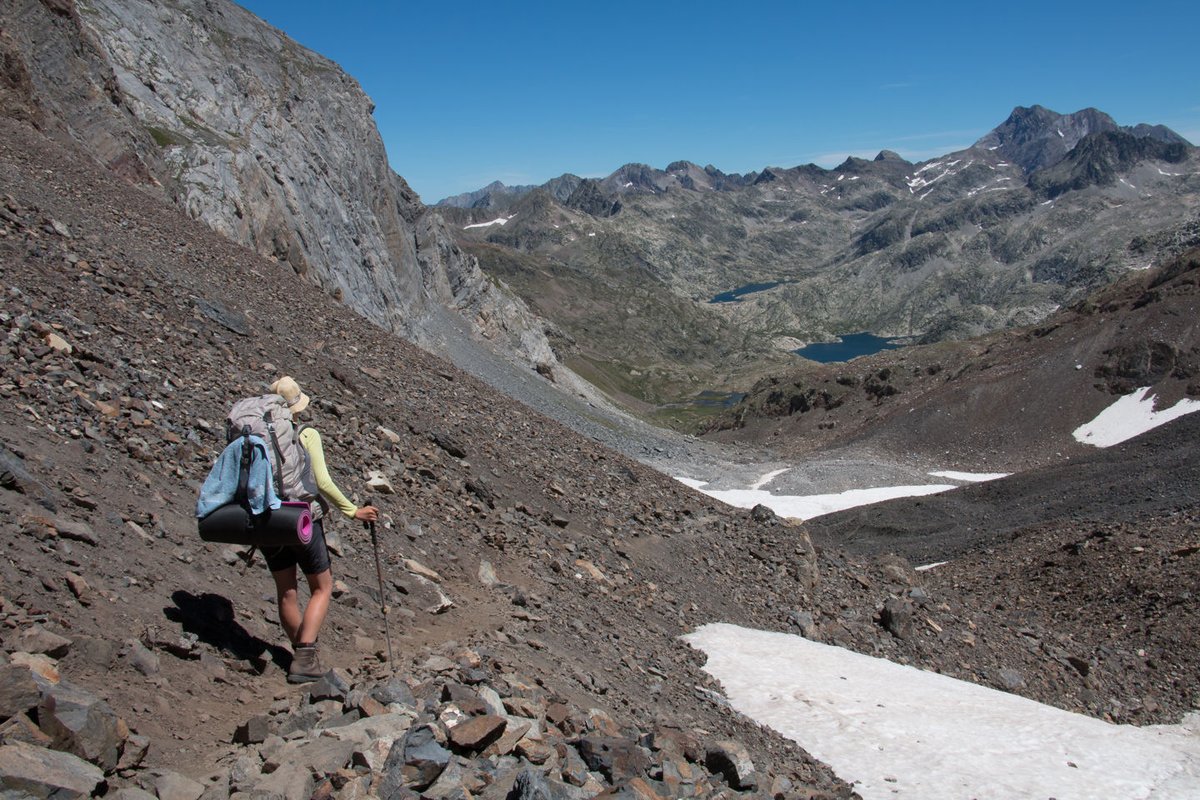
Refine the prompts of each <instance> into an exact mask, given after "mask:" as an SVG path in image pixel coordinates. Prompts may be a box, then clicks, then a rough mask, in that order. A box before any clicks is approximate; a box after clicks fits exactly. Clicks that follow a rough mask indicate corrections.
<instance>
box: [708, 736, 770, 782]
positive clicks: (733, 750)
mask: <svg viewBox="0 0 1200 800" xmlns="http://www.w3.org/2000/svg"><path fill="white" fill-rule="evenodd" d="M704 763H705V765H706V766H707V767H708V769H709V771H710V772H712V773H713V774H714V775H721V776H722V777H724V778H725V780H726V781H727V782H728V783H729V785H730V786H732V787H733V788H734V789H737V790H739V791H753V790H755V789H757V788H758V775H757V774H756V772H755V769H754V762H753V761H751V760H750V753H749V752H747V750H746V748H745V747H743V746H742V745H741V744H739V743H738V742H729V741H724V742H717V743H716V744H715V745H713V746H711V747H709V748H708V752H707V753H706V754H705V759H704Z"/></svg>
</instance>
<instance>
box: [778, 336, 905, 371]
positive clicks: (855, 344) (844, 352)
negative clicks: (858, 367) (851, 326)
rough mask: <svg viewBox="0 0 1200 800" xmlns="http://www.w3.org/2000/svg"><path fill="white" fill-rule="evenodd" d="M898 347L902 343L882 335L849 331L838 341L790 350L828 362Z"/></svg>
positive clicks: (845, 359) (809, 357)
mask: <svg viewBox="0 0 1200 800" xmlns="http://www.w3.org/2000/svg"><path fill="white" fill-rule="evenodd" d="M900 347H904V344H903V343H901V344H894V343H893V341H892V340H891V339H884V338H883V337H882V336H876V335H874V334H871V333H850V334H847V335H845V336H843V337H842V340H841V341H840V342H817V343H815V344H810V345H808V346H807V347H801V348H800V349H799V350H793V351H792V352H793V353H795V354H796V355H798V356H801V357H803V358H807V359H808V360H810V361H820V362H821V363H822V364H828V363H830V362H834V361H849V360H850V359H852V358H858V357H859V356H869V355H871V354H872V353H878V352H880V351H882V350H895V349H897V348H900Z"/></svg>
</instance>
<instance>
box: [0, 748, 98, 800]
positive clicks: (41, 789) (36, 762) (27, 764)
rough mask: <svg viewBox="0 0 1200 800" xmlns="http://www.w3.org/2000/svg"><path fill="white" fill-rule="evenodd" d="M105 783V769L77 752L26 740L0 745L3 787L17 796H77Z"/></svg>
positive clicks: (62, 799) (66, 799) (57, 799)
mask: <svg viewBox="0 0 1200 800" xmlns="http://www.w3.org/2000/svg"><path fill="white" fill-rule="evenodd" d="M103 785H104V773H103V772H102V771H101V770H100V769H99V768H97V767H96V766H94V765H92V764H89V763H87V762H86V761H84V760H82V759H80V758H79V757H77V756H74V755H71V754H70V753H64V752H61V751H58V750H47V749H45V748H42V747H34V746H33V745H29V744H25V743H24V742H14V743H13V744H6V745H3V746H0V788H2V789H4V790H5V791H4V792H3V795H5V796H9V795H10V792H11V793H12V795H11V796H14V797H23V796H28V797H38V798H54V800H76V798H79V799H80V800H82V798H87V797H91V795H92V793H93V792H96V791H98V790H99V789H101V788H102V787H103Z"/></svg>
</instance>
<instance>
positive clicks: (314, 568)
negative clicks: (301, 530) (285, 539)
mask: <svg viewBox="0 0 1200 800" xmlns="http://www.w3.org/2000/svg"><path fill="white" fill-rule="evenodd" d="M262 554H263V558H265V559H266V560H267V569H269V570H271V572H279V571H280V570H283V569H290V568H292V567H300V571H301V572H303V573H304V574H305V575H319V574H320V573H322V572H324V571H325V570H327V569H329V548H327V547H326V546H325V527H324V525H322V524H321V520H319V519H314V520H313V524H312V538H311V539H309V540H308V544H290V545H284V546H282V547H264V548H262Z"/></svg>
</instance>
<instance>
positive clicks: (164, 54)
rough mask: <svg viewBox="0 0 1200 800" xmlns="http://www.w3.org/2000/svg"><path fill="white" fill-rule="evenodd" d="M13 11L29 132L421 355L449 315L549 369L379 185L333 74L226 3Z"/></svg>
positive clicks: (381, 167) (432, 223)
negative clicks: (287, 273) (62, 145)
mask: <svg viewBox="0 0 1200 800" xmlns="http://www.w3.org/2000/svg"><path fill="white" fill-rule="evenodd" d="M17 5H18V6H21V8H17V9H14V11H15V12H16V13H15V14H14V15H13V23H14V24H13V25H12V26H11V27H12V30H13V32H12V39H11V40H10V41H8V40H6V41H5V42H4V43H2V44H3V46H4V48H5V50H7V51H9V52H13V53H14V54H15V55H16V56H17V57H16V58H14V59H12V61H13V63H14V64H15V65H16V66H14V71H15V72H17V73H19V74H17V75H16V77H17V78H23V83H22V81H16V82H17V83H18V84H21V85H23V86H25V90H24V92H23V94H22V96H21V97H20V100H21V101H22V102H24V103H25V104H26V105H28V106H29V107H30V111H29V112H28V114H29V115H30V116H36V117H37V118H39V119H40V120H42V122H43V123H44V124H46V125H49V126H51V127H53V126H54V125H58V126H59V127H61V129H62V132H63V133H64V134H65V135H66V136H69V137H70V138H73V139H74V140H76V141H77V142H79V143H80V144H82V145H83V146H84V147H85V148H87V149H89V151H91V152H93V154H94V155H96V156H97V157H98V158H99V160H101V161H102V162H103V163H106V164H108V165H109V166H110V167H112V168H114V169H118V171H121V172H122V174H125V175H126V176H127V177H130V178H132V179H134V180H139V181H141V182H145V183H157V184H160V185H161V187H162V188H163V189H164V190H165V191H166V192H167V193H168V194H169V195H170V196H171V197H172V198H173V199H174V200H175V202H176V203H177V204H178V205H179V206H180V207H181V208H182V209H183V210H184V211H185V213H187V215H188V216H190V217H191V218H193V219H196V220H199V221H201V222H203V223H205V224H206V225H208V226H209V227H211V228H213V229H214V230H216V231H218V232H219V233H221V234H223V235H224V236H226V237H228V238H230V239H232V240H234V241H237V242H240V243H242V244H245V245H247V246H248V247H251V248H252V249H254V250H256V251H257V252H258V253H260V254H261V255H264V256H267V257H272V258H276V259H278V260H280V261H284V262H286V263H288V264H289V265H291V267H292V268H293V269H294V270H295V272H296V274H297V275H298V276H300V277H301V278H303V279H305V280H308V281H312V282H314V283H316V284H318V285H320V286H322V287H323V288H325V289H326V290H327V291H329V292H330V293H331V294H332V295H333V296H334V297H336V298H338V299H341V300H343V301H344V302H345V303H346V304H347V305H349V306H350V307H352V308H354V309H355V310H356V311H358V312H359V313H361V314H363V315H364V316H366V317H367V318H368V319H371V320H372V321H374V322H376V323H377V324H379V325H381V326H383V327H384V328H387V329H389V330H393V331H396V332H398V333H400V334H402V335H404V336H406V337H408V338H410V339H413V340H416V341H418V342H419V343H422V344H424V345H426V346H427V347H430V348H431V349H432V348H434V347H435V346H436V344H437V341H436V338H435V336H436V335H435V334H431V335H427V328H428V327H429V326H427V325H426V324H425V322H426V319H427V317H429V315H430V314H431V313H433V312H435V311H438V310H440V309H442V308H449V309H450V310H452V311H455V312H458V313H460V314H462V315H463V316H464V317H465V318H466V320H467V321H468V323H469V324H470V326H471V328H472V329H473V332H474V333H475V334H476V338H477V339H480V340H482V341H484V342H486V343H487V345H488V346H490V347H491V348H492V349H495V350H497V351H499V352H500V353H502V354H504V355H507V356H508V357H510V358H515V360H517V361H519V362H520V363H527V364H531V365H532V364H538V363H551V364H553V363H555V358H554V354H553V352H552V351H551V349H550V346H549V344H548V343H547V341H546V338H545V335H544V334H543V333H542V327H543V325H542V323H540V322H539V321H538V320H536V318H535V317H534V316H533V315H532V314H531V313H530V312H529V311H528V309H527V308H526V307H525V305H524V303H523V302H521V301H520V300H516V299H514V298H513V297H511V296H508V295H505V294H504V293H503V292H502V291H501V290H500V289H499V288H498V287H497V286H496V285H495V284H493V283H492V282H491V281H489V280H488V279H487V278H486V277H485V276H484V275H483V273H482V272H481V271H480V270H479V266H478V262H477V261H476V260H475V259H474V258H473V257H470V256H467V255H465V254H464V253H463V252H462V251H461V250H460V249H459V248H458V247H457V246H456V245H455V244H454V243H453V241H452V239H451V238H450V236H449V235H448V233H447V231H446V228H445V224H444V223H443V222H442V220H441V218H440V217H439V216H438V215H437V214H435V213H432V212H431V211H430V210H428V209H427V208H426V207H425V206H424V205H423V204H422V203H421V201H420V199H419V198H418V197H417V195H416V194H415V193H414V192H413V191H412V190H411V189H410V188H409V187H408V185H407V184H406V183H405V181H404V179H403V178H401V177H400V176H398V175H396V174H395V173H394V172H392V170H391V169H390V168H389V166H388V162H387V155H386V153H385V151H384V146H383V141H382V139H381V138H380V136H379V132H378V130H377V129H376V127H375V123H374V121H373V120H372V118H371V114H372V112H373V110H374V104H373V103H372V102H371V100H370V98H369V97H367V95H366V94H365V93H364V92H363V91H362V89H361V87H359V85H358V83H357V82H356V81H355V80H354V79H353V78H351V77H350V76H349V75H347V74H346V73H345V72H343V71H342V70H341V69H340V68H339V67H338V66H337V65H336V64H334V63H333V62H331V61H329V60H327V59H325V58H323V57H321V56H319V55H317V54H315V53H313V52H311V51H309V50H306V49H304V48H302V47H300V46H299V45H297V44H296V43H295V42H293V41H292V40H290V39H288V38H287V37H286V36H284V35H283V34H282V33H281V32H279V31H277V30H275V29H274V28H272V27H270V26H269V25H267V24H266V23H264V22H263V21H262V20H260V19H258V18H257V17H255V16H254V15H252V14H250V13H249V12H247V11H246V10H244V9H242V8H240V7H239V6H237V5H235V4H233V3H232V2H227V0H208V1H207V2H204V1H203V0H169V2H164V3H159V2H150V1H149V0H89V2H87V3H86V4H81V5H80V6H79V7H78V8H79V10H78V11H76V10H75V7H74V6H73V5H72V4H70V3H64V4H61V5H62V7H63V9H65V12H64V13H55V12H54V11H51V10H50V9H48V8H46V7H45V6H44V5H43V4H39V3H37V2H35V1H34V0H20V2H18V3H17ZM5 16H7V14H5ZM6 27H8V26H7V25H6ZM21 68H23V69H21ZM64 75H67V76H70V77H71V78H74V80H69V81H68V80H63V76H64ZM14 80H15V79H14ZM80 87H85V88H80Z"/></svg>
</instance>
